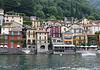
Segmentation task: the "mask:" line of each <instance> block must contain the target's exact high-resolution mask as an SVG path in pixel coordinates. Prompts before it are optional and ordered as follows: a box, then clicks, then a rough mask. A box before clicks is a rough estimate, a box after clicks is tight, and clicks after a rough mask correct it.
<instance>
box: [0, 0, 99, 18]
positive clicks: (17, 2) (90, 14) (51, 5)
mask: <svg viewBox="0 0 100 70" xmlns="http://www.w3.org/2000/svg"><path fill="white" fill-rule="evenodd" d="M0 8H3V9H4V10H5V13H7V14H14V13H15V12H17V13H21V14H25V15H27V16H32V15H35V16H37V17H38V18H40V19H49V18H57V19H60V18H61V19H63V18H64V17H74V18H77V19H81V18H83V17H86V18H89V19H93V20H96V19H100V16H99V15H100V13H98V12H97V11H96V10H95V9H94V8H93V7H92V6H91V5H90V4H89V2H88V1H87V0H0Z"/></svg>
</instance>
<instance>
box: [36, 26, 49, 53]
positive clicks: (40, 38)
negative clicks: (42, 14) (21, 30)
mask: <svg viewBox="0 0 100 70" xmlns="http://www.w3.org/2000/svg"><path fill="white" fill-rule="evenodd" d="M36 42H37V53H44V52H47V51H48V45H49V43H48V32H47V31H46V30H45V29H44V28H41V27H40V28H38V30H37V31H36Z"/></svg>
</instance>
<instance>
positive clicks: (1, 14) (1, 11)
mask: <svg viewBox="0 0 100 70" xmlns="http://www.w3.org/2000/svg"><path fill="white" fill-rule="evenodd" d="M3 19H4V10H3V9H0V26H1V25H2V23H3Z"/></svg>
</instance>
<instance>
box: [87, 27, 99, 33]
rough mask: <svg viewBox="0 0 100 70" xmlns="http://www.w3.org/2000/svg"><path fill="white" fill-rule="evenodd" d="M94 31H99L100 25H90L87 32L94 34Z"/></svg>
mask: <svg viewBox="0 0 100 70" xmlns="http://www.w3.org/2000/svg"><path fill="white" fill-rule="evenodd" d="M96 31H100V25H91V27H90V30H89V32H90V33H91V34H95V32H96Z"/></svg>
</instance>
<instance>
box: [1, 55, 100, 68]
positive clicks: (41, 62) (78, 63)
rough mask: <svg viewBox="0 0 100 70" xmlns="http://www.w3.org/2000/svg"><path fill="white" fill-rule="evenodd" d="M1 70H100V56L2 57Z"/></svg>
mask: <svg viewBox="0 0 100 70" xmlns="http://www.w3.org/2000/svg"><path fill="white" fill-rule="evenodd" d="M0 70H100V55H97V56H84V57H82V56H81V55H62V56H60V55H0Z"/></svg>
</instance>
